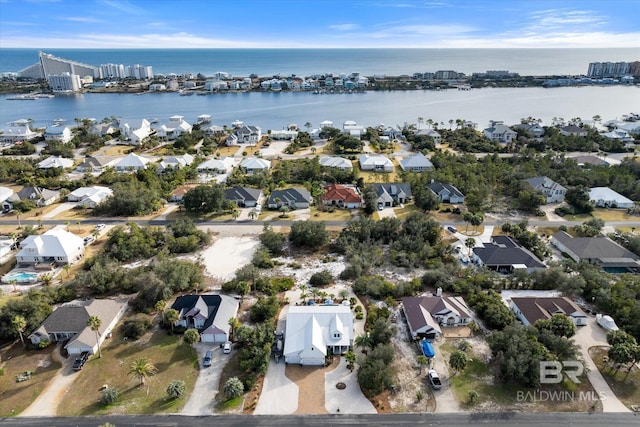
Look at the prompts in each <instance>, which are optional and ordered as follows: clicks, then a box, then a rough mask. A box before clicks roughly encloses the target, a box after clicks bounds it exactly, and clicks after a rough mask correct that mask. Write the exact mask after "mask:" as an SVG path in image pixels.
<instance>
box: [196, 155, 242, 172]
mask: <svg viewBox="0 0 640 427" xmlns="http://www.w3.org/2000/svg"><path fill="white" fill-rule="evenodd" d="M234 164H235V163H234V161H233V158H232V157H223V158H221V159H209V160H207V161H205V162H202V163H200V164H199V165H198V166H197V167H196V170H197V171H198V173H206V174H224V173H229V172H231V170H232V169H233V166H234Z"/></svg>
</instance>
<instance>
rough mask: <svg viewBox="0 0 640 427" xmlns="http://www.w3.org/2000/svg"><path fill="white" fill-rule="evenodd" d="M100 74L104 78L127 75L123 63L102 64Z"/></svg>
mask: <svg viewBox="0 0 640 427" xmlns="http://www.w3.org/2000/svg"><path fill="white" fill-rule="evenodd" d="M100 74H101V76H100V77H102V78H103V79H124V78H125V77H127V75H126V73H125V71H124V65H122V64H102V65H100Z"/></svg>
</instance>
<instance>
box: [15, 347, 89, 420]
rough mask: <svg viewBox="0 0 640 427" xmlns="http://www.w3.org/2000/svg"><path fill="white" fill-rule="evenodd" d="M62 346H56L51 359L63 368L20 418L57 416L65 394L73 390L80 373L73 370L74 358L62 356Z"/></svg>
mask: <svg viewBox="0 0 640 427" xmlns="http://www.w3.org/2000/svg"><path fill="white" fill-rule="evenodd" d="M61 347H62V344H58V345H56V348H55V349H54V350H53V353H52V355H51V357H52V358H53V359H55V360H59V361H61V362H62V368H60V370H59V371H58V373H57V374H56V375H55V376H54V377H53V378H52V379H51V381H49V384H47V386H46V387H45V388H44V390H42V393H40V396H38V398H37V399H36V400H34V401H33V403H32V404H31V405H29V407H28V408H27V409H25V410H24V411H22V412H21V413H20V415H19V416H20V417H46V416H55V415H56V414H57V411H58V404H59V403H60V400H62V398H63V397H64V395H65V393H66V392H67V391H68V390H69V389H70V388H71V385H72V384H73V382H74V381H75V380H76V378H77V377H78V375H80V373H79V372H75V371H74V370H73V361H74V360H75V358H74V357H73V356H70V357H68V358H67V359H65V358H64V357H62V356H61V355H60V348H61Z"/></svg>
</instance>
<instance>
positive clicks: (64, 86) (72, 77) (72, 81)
mask: <svg viewBox="0 0 640 427" xmlns="http://www.w3.org/2000/svg"><path fill="white" fill-rule="evenodd" d="M47 82H49V87H50V88H51V90H52V91H54V92H77V91H79V90H80V89H81V88H82V83H81V82H80V76H78V75H77V74H70V73H62V74H49V75H48V76H47Z"/></svg>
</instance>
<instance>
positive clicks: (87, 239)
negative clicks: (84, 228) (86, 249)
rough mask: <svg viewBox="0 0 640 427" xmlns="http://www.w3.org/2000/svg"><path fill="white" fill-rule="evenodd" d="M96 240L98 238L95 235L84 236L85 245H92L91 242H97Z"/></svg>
mask: <svg viewBox="0 0 640 427" xmlns="http://www.w3.org/2000/svg"><path fill="white" fill-rule="evenodd" d="M95 241H96V238H95V237H93V236H87V237H85V238H84V245H85V246H88V245H90V244H91V243H93V242H95Z"/></svg>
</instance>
